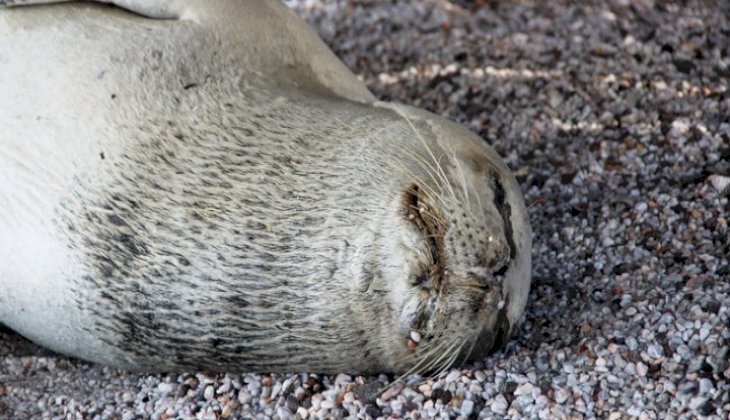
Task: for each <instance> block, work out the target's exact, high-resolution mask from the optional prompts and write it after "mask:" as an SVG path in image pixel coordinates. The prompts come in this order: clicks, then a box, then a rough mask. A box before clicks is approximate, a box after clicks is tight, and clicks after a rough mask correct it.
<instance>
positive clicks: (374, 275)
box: [0, 0, 530, 373]
mask: <svg viewBox="0 0 730 420" xmlns="http://www.w3.org/2000/svg"><path fill="white" fill-rule="evenodd" d="M21 3H25V2H21ZM139 3H140V4H141V3H144V5H143V6H140V5H138V4H137V2H135V1H126V2H117V4H118V5H119V6H122V7H124V8H126V9H127V10H123V9H122V8H115V7H111V6H106V5H99V4H90V3H81V4H79V3H74V4H59V5H34V6H30V5H29V6H27V7H17V8H5V9H0V92H2V94H0V323H4V324H6V325H8V326H9V327H11V328H13V329H15V330H16V331H18V332H20V333H21V334H23V335H25V336H27V337H28V338H30V339H32V340H34V341H36V342H38V343H40V344H42V345H44V346H47V347H49V348H51V349H53V350H56V351H59V352H62V353H65V354H69V355H73V356H77V357H80V358H83V359H87V360H91V361H95V362H100V363H105V364H109V365H112V366H117V367H122V368H127V369H142V370H158V371H159V370H180V369H192V368H205V369H212V370H257V371H298V370H308V371H318V372H337V371H347V372H353V373H367V372H381V371H391V372H403V371H408V370H412V371H430V370H434V369H439V368H443V367H446V366H447V365H449V364H451V363H453V362H454V361H455V360H456V359H457V358H467V357H470V356H471V357H472V358H474V357H480V356H482V355H483V354H484V353H485V352H487V351H488V350H489V349H490V348H491V347H492V346H493V344H494V343H495V342H499V341H503V340H505V339H506V338H508V336H509V334H510V332H511V330H512V328H513V327H514V325H515V324H516V322H517V320H518V318H519V316H520V314H521V312H522V311H523V309H524V306H525V302H526V299H527V294H528V289H529V283H530V229H529V224H528V221H527V216H526V212H525V207H524V202H523V199H522V197H521V194H520V192H519V187H518V185H517V183H516V182H515V180H514V177H513V176H512V175H511V174H510V173H509V171H508V169H507V168H506V166H505V165H504V164H503V163H502V161H501V160H500V159H499V157H498V156H497V155H496V154H495V153H494V151H493V150H492V149H491V148H489V147H488V146H487V145H485V144H484V143H483V142H482V141H481V140H480V139H479V138H478V137H476V136H474V135H473V134H471V133H470V132H468V131H467V130H465V129H463V128H461V127H459V126H457V125H455V124H452V123H450V122H448V121H446V120H444V119H442V118H439V117H437V116H434V115H432V114H429V113H427V112H425V111H420V110H417V109H414V108H410V107H407V106H403V105H396V104H387V103H381V102H377V101H376V100H375V98H374V97H373V96H372V94H370V92H368V90H367V89H366V88H365V87H364V86H363V85H362V84H361V83H360V82H359V81H358V80H357V79H356V78H355V77H354V76H353V75H352V74H351V73H350V72H349V71H348V70H347V69H346V68H344V66H343V65H342V64H341V63H340V62H339V61H338V60H337V59H336V58H335V57H334V55H332V53H331V52H330V51H329V50H328V49H327V48H326V47H325V46H324V45H323V44H322V43H321V41H320V40H319V39H318V38H317V37H316V35H314V34H313V33H312V32H311V31H310V30H309V29H308V27H307V26H306V24H304V23H303V22H302V21H300V20H299V19H297V18H296V17H295V16H294V15H293V14H292V13H291V12H290V11H289V10H288V9H286V7H284V6H283V5H281V4H279V3H277V2H274V1H265V0H250V1H235V0H221V1H216V2H204V1H202V0H199V1H173V2H154V1H149V2H139ZM0 4H2V1H0ZM130 10H131V11H133V12H135V13H130V12H129V11H130Z"/></svg>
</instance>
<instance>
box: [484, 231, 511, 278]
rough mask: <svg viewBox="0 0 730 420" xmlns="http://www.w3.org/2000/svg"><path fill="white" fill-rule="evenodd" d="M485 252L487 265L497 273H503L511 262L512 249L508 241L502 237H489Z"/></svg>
mask: <svg viewBox="0 0 730 420" xmlns="http://www.w3.org/2000/svg"><path fill="white" fill-rule="evenodd" d="M486 248H487V249H486V252H485V262H484V263H485V265H486V266H487V267H488V268H489V269H490V271H492V272H493V273H496V274H503V273H501V272H502V271H504V270H505V269H506V267H507V263H509V256H510V249H509V245H508V244H507V241H506V240H504V239H502V238H495V237H491V236H490V237H489V238H488V240H487V247H486Z"/></svg>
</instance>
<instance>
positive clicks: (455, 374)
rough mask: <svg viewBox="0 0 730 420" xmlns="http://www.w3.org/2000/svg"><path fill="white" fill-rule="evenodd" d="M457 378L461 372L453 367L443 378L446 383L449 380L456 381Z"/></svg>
mask: <svg viewBox="0 0 730 420" xmlns="http://www.w3.org/2000/svg"><path fill="white" fill-rule="evenodd" d="M459 379H461V372H460V371H458V370H456V369H455V370H452V371H451V372H449V374H448V375H446V379H444V381H446V383H447V384H448V383H451V382H456V381H458V380H459Z"/></svg>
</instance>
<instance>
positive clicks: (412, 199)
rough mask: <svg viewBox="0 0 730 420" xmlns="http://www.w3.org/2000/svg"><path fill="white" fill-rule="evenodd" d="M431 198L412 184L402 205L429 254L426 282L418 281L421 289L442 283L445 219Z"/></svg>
mask: <svg viewBox="0 0 730 420" xmlns="http://www.w3.org/2000/svg"><path fill="white" fill-rule="evenodd" d="M431 201H432V198H431V197H429V194H427V193H426V191H425V189H423V188H420V187H419V186H418V184H415V183H414V184H412V185H411V186H410V187H408V188H407V189H406V191H405V195H404V204H405V213H406V218H407V219H408V220H409V221H410V222H411V223H413V224H414V225H415V226H416V227H417V228H418V230H419V231H420V232H421V235H423V239H424V242H425V244H426V247H427V249H428V252H429V255H430V257H429V261H428V263H429V267H428V276H427V278H428V281H418V278H421V277H420V276H419V277H418V278H417V283H418V284H419V285H421V286H423V287H426V286H429V287H433V286H436V287H438V286H439V285H440V284H441V282H442V281H443V276H444V267H445V261H444V260H445V258H446V255H445V253H444V245H443V240H444V232H445V231H446V228H447V225H446V219H445V218H444V217H443V215H442V214H441V213H440V212H439V211H438V210H437V207H438V206H435V205H434V204H435V203H433V204H432V203H431Z"/></svg>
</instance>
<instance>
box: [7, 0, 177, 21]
mask: <svg viewBox="0 0 730 420" xmlns="http://www.w3.org/2000/svg"><path fill="white" fill-rule="evenodd" d="M69 1H72V0H0V7H19V6H33V5H40V4H52V3H67V2H69ZM92 1H93V2H94V3H104V4H113V5H115V6H117V7H121V8H122V9H127V10H129V11H130V12H134V13H137V14H139V15H142V16H145V17H148V18H153V19H177V18H178V17H179V13H175V11H174V6H175V4H174V3H177V2H170V1H140V0H92Z"/></svg>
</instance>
